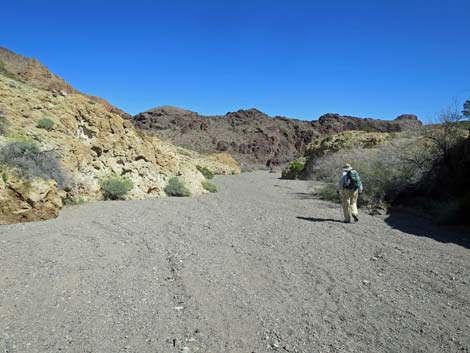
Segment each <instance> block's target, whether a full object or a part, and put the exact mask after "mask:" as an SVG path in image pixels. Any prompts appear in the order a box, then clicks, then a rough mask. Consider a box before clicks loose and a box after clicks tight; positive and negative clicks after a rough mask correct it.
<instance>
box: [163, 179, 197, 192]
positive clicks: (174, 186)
mask: <svg viewBox="0 0 470 353" xmlns="http://www.w3.org/2000/svg"><path fill="white" fill-rule="evenodd" d="M164 190H165V193H166V194H167V195H169V196H179V197H186V196H191V192H190V191H189V189H188V188H187V187H186V185H184V183H183V182H182V181H181V180H180V179H179V178H178V177H173V178H171V179H170V180H169V181H168V185H167V186H166V187H165V189H164Z"/></svg>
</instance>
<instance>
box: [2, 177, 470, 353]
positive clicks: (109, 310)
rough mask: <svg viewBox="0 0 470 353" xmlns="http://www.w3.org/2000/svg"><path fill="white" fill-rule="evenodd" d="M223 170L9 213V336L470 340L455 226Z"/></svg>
mask: <svg viewBox="0 0 470 353" xmlns="http://www.w3.org/2000/svg"><path fill="white" fill-rule="evenodd" d="M216 183H217V184H218V185H219V186H220V189H221V191H220V192H219V193H218V194H214V195H207V196H203V197H198V198H184V199H179V198H167V199H152V200H145V201H130V202H106V203H103V202H98V203H90V204H87V205H84V206H79V207H71V208H68V209H66V210H64V211H63V212H62V213H61V215H60V217H59V218H58V219H55V220H51V221H47V222H42V223H29V224H18V225H12V226H2V227H0V268H1V272H0V350H1V351H2V352H9V353H10V352H20V353H23V352H48V353H49V352H53V353H56V352H73V353H75V352H76V353H111V352H113V353H114V352H135V353H145V352H152V353H155V352H159V353H166V352H213V353H220V352H240V353H250V352H257V353H259V352H274V351H278V352H309V353H320V352H322V353H328V352H331V353H332V352H338V353H339V352H361V353H365V352H371V353H377V352H414V353H416V352H422V353H432V352H436V353H438V352H439V353H441V352H467V353H468V352H470V250H469V249H468V247H465V246H461V245H456V244H454V243H443V242H439V241H436V240H434V239H438V238H439V239H441V238H442V237H443V235H446V234H443V233H445V232H446V231H443V230H439V229H435V228H433V227H432V226H431V225H429V224H426V223H425V222H423V221H422V220H420V219H414V218H412V217H411V216H404V217H407V223H406V224H412V225H413V226H414V228H410V229H414V230H413V232H409V233H407V232H406V231H403V229H402V230H398V229H394V228H393V227H391V226H390V225H389V224H387V222H386V221H385V218H381V217H370V216H368V215H365V214H363V213H361V219H360V222H359V223H357V224H343V223H340V222H338V220H339V209H338V207H337V206H336V205H334V204H331V203H328V202H322V201H319V200H315V199H312V198H311V197H310V196H309V195H308V194H307V193H306V191H307V184H306V183H305V182H301V181H287V180H278V179H277V175H273V174H268V173H264V172H256V173H250V174H243V175H239V176H229V177H221V178H216ZM416 229H418V230H419V232H416V231H415V230H416ZM412 233H416V234H418V233H419V235H421V236H417V235H414V234H412ZM422 235H427V236H422ZM448 236H449V237H450V236H452V234H450V233H449V234H448Z"/></svg>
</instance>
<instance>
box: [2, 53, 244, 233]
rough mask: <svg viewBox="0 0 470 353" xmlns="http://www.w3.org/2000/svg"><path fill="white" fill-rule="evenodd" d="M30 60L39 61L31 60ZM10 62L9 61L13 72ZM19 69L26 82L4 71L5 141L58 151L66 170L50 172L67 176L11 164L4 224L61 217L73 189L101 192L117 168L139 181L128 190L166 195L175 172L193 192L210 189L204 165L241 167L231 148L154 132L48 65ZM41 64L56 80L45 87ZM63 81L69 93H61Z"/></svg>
mask: <svg viewBox="0 0 470 353" xmlns="http://www.w3.org/2000/svg"><path fill="white" fill-rule="evenodd" d="M25 65H26V66H27V67H30V66H31V65H33V66H36V65H40V64H34V61H32V62H31V61H29V60H26V64H25ZM11 67H12V65H7V70H8V72H10V71H9V70H10V69H11ZM38 67H39V68H41V67H42V66H38ZM17 71H21V72H23V73H24V74H23V76H21V78H22V82H20V81H18V80H16V78H17V76H16V75H9V74H6V73H5V70H4V71H3V72H0V112H1V114H0V115H1V121H0V123H1V124H2V126H1V129H0V148H1V147H2V146H6V145H8V144H11V143H12V142H21V141H28V143H34V144H35V145H37V146H39V147H38V148H39V149H40V152H39V153H43V152H44V153H45V151H54V153H55V154H57V155H58V156H59V163H57V165H56V164H52V166H53V168H55V169H60V170H58V171H57V170H54V173H51V179H54V178H55V179H58V178H57V177H56V176H57V175H61V176H64V177H63V178H62V177H61V178H60V179H61V184H63V185H59V186H58V185H57V183H56V182H54V181H53V180H50V179H47V178H46V177H43V176H42V179H38V178H27V179H25V178H22V177H20V176H21V173H16V172H15V170H14V169H15V166H13V167H11V166H9V168H10V167H11V168H10V169H12V170H11V173H10V172H9V173H8V175H5V177H3V179H2V182H1V185H0V202H1V207H0V224H3V223H11V222H20V221H31V220H42V219H47V218H50V217H54V216H56V215H57V213H58V211H59V209H60V208H61V207H62V205H63V198H64V197H66V196H67V197H68V198H76V197H82V198H84V199H86V200H99V199H101V198H102V193H101V190H100V180H101V179H103V178H106V177H109V176H113V175H119V176H123V177H126V178H128V179H130V180H132V182H133V185H134V187H133V189H132V190H131V191H130V192H129V194H128V198H130V199H142V198H147V197H158V196H165V193H164V187H165V186H166V185H167V183H168V180H169V179H170V178H171V177H173V176H178V177H179V178H181V179H182V180H183V181H184V182H185V184H186V186H187V187H188V189H189V190H190V191H191V193H192V194H193V195H199V194H202V193H206V191H205V190H204V188H203V187H202V185H201V183H202V182H203V181H204V180H205V179H204V176H203V175H202V174H201V173H200V172H199V171H198V170H197V168H196V166H197V165H201V166H204V167H207V168H209V169H210V170H212V171H213V172H215V173H218V174H232V173H237V172H239V171H240V169H239V167H238V165H237V163H236V162H235V161H234V160H233V159H232V158H231V157H230V156H228V155H221V154H216V155H201V154H199V153H196V152H193V151H188V150H185V149H184V148H181V147H176V146H174V145H172V144H171V143H168V142H163V141H161V140H160V139H158V138H157V137H154V136H147V135H146V134H144V133H142V132H141V131H139V130H137V129H136V128H135V127H134V126H133V124H132V123H131V121H130V120H127V119H124V118H123V117H122V116H120V115H118V114H115V113H113V112H112V111H110V109H109V107H107V106H105V105H103V104H101V103H100V102H99V101H98V100H93V101H92V100H90V98H89V97H88V96H86V95H83V94H81V93H78V92H77V91H75V90H73V89H70V88H67V85H66V84H65V85H63V81H61V80H60V79H57V77H54V76H51V75H52V74H51V75H49V74H47V72H45V71H44V72H43V71H41V69H38V70H33V71H31V72H34V74H31V75H30V74H28V75H26V71H24V70H17ZM28 72H29V71H28ZM39 72H42V73H41V75H46V76H47V77H48V78H49V79H50V80H49V82H51V85H52V86H51V85H48V86H47V87H43V88H44V89H42V88H38V86H37V85H36V84H35V86H32V85H30V84H29V83H25V82H37V81H36V80H37V79H38V75H39ZM24 75H26V76H24ZM41 75H39V76H41ZM25 77H26V78H25ZM45 81H46V80H43V79H42V78H40V79H39V82H42V83H44V82H45ZM54 82H57V83H58V84H59V86H56V85H55V83H54ZM64 89H65V90H66V91H64V94H58V93H57V90H59V91H62V90H64ZM45 118H47V119H50V120H52V121H53V128H52V129H44V128H40V127H38V126H39V125H38V122H39V121H40V120H41V119H45ZM1 167H2V165H0V171H1V170H2V168H1ZM53 174H54V175H55V176H53ZM64 180H65V181H64Z"/></svg>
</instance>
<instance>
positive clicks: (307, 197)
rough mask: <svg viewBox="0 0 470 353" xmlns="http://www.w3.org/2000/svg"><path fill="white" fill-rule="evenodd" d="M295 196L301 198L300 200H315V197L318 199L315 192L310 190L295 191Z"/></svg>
mask: <svg viewBox="0 0 470 353" xmlns="http://www.w3.org/2000/svg"><path fill="white" fill-rule="evenodd" d="M294 198H296V199H299V200H313V199H318V197H316V196H315V195H314V194H312V193H309V192H295V193H294Z"/></svg>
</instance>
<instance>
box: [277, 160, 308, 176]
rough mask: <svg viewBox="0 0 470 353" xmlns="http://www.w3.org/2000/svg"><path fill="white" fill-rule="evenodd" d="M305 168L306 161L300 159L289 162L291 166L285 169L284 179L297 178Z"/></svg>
mask: <svg viewBox="0 0 470 353" xmlns="http://www.w3.org/2000/svg"><path fill="white" fill-rule="evenodd" d="M304 168H305V163H304V162H302V161H300V160H295V161H293V162H291V163H290V164H289V166H288V167H287V168H286V169H285V170H283V172H282V178H283V179H297V178H298V177H299V176H300V174H301V173H302V171H303V170H304Z"/></svg>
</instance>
